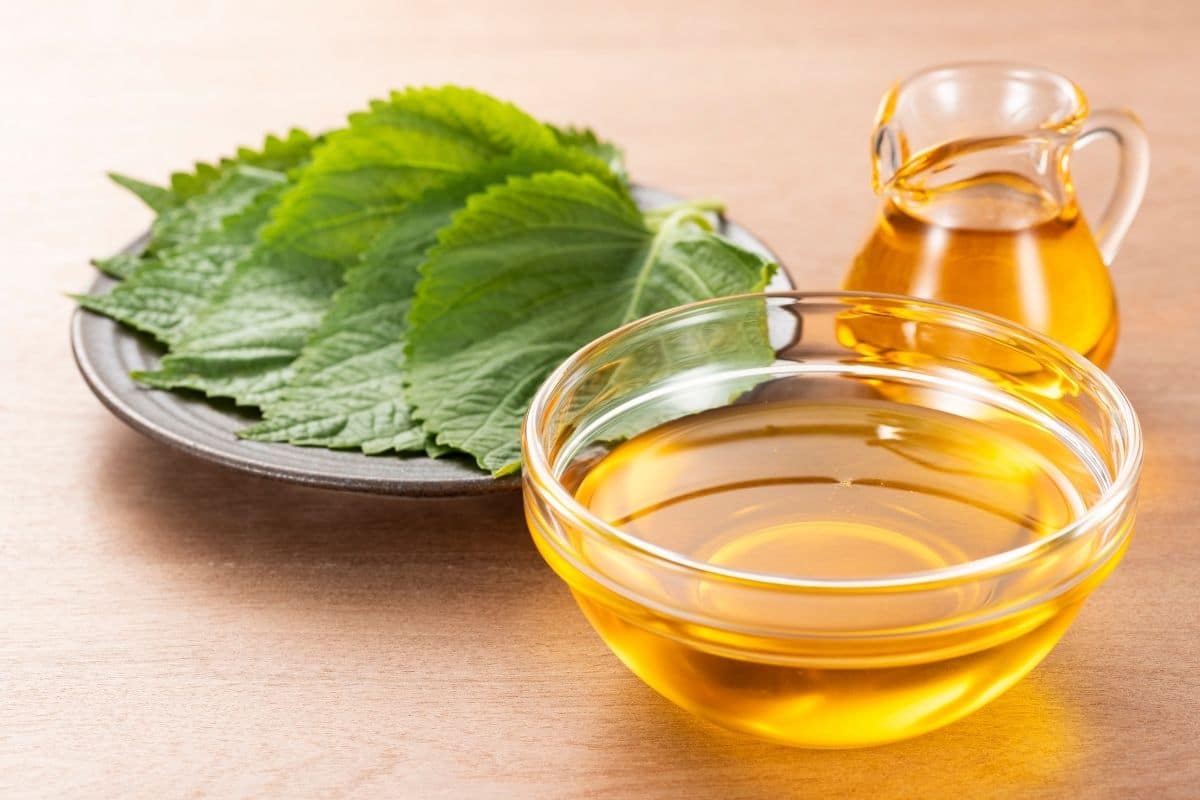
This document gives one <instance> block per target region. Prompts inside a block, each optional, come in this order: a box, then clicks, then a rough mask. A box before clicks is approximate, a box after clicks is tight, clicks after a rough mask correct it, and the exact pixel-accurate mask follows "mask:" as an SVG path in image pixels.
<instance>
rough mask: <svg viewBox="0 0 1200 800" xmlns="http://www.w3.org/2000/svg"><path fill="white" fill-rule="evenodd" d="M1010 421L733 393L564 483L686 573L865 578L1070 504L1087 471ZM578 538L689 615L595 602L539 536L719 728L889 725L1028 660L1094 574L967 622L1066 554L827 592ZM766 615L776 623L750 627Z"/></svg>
mask: <svg viewBox="0 0 1200 800" xmlns="http://www.w3.org/2000/svg"><path fill="white" fill-rule="evenodd" d="M1012 430H1017V431H1019V430H1021V428H1020V427H1019V426H1018V427H1017V428H1015V429H1008V428H1004V426H995V425H991V424H988V423H985V422H979V421H974V420H970V419H965V418H961V417H957V416H954V415H951V414H948V413H945V412H942V411H936V410H931V409H925V408H919V407H914V406H908V405H903V404H899V403H895V402H892V401H889V400H886V399H862V398H855V399H848V400H845V401H839V402H836V403H830V402H817V401H807V400H788V401H782V402H768V403H760V404H747V405H735V406H731V407H728V408H723V409H718V410H715V411H707V412H703V413H700V414H696V415H693V416H690V417H686V418H684V419H680V420H677V421H674V422H669V423H667V424H665V425H662V426H660V427H658V428H655V429H653V430H651V431H649V432H647V433H644V434H641V435H639V436H637V437H635V438H633V439H631V440H629V441H626V442H624V443H622V444H620V445H618V446H617V447H616V448H615V449H613V450H612V451H611V452H609V453H608V454H607V455H604V456H603V457H602V458H600V459H599V460H597V461H592V462H590V463H589V464H587V465H585V468H584V469H581V470H579V473H580V474H581V475H582V477H581V478H578V479H576V480H572V481H571V482H572V483H575V484H576V485H577V488H576V490H575V494H576V497H577V499H578V500H579V501H580V502H581V503H582V504H583V505H584V506H586V507H587V508H588V509H589V510H590V511H591V512H593V513H594V514H596V515H598V516H599V517H600V518H602V519H604V520H606V521H607V522H610V523H612V524H613V525H617V526H619V527H620V528H621V529H622V530H623V531H625V532H627V533H628V534H631V535H633V536H636V537H638V538H640V539H642V540H644V541H645V542H648V543H651V544H653V545H657V546H659V547H662V548H665V549H666V550H669V551H671V552H672V553H675V554H679V555H681V556H684V557H687V558H690V559H693V560H694V561H696V562H701V563H703V564H705V565H711V566H714V567H721V568H726V569H732V570H742V571H746V572H752V573H759V574H769V575H775V576H785V577H801V578H819V579H855V578H860V579H861V578H882V577H887V576H895V575H903V574H908V573H914V572H922V571H926V570H933V569H938V568H942V567H947V566H951V565H955V564H963V563H965V562H968V561H972V560H975V559H979V558H983V557H986V556H989V555H994V554H997V553H1001V552H1004V551H1007V550H1010V549H1012V548H1014V547H1018V546H1021V545H1024V544H1027V543H1030V542H1034V541H1036V540H1038V539H1039V538H1040V537H1043V536H1045V535H1047V534H1049V533H1051V532H1053V531H1056V530H1058V529H1059V528H1061V527H1062V526H1064V525H1066V524H1068V523H1070V522H1071V521H1072V520H1073V519H1075V518H1076V517H1077V516H1078V515H1079V514H1080V513H1081V511H1082V508H1083V504H1084V502H1085V496H1084V495H1085V494H1086V493H1088V492H1093V491H1095V485H1094V484H1093V485H1092V486H1090V487H1089V486H1087V485H1085V484H1086V480H1084V479H1082V478H1081V477H1080V476H1081V475H1082V474H1083V473H1081V472H1080V471H1079V469H1078V465H1077V464H1076V465H1065V466H1062V468H1060V466H1061V465H1060V464H1059V463H1056V459H1057V460H1064V459H1066V458H1067V456H1066V455H1065V454H1066V453H1067V450H1066V449H1063V450H1062V451H1061V452H1059V451H1058V450H1056V449H1054V448H1047V447H1043V446H1039V445H1038V444H1036V443H1035V442H1034V441H1032V440H1029V441H1026V440H1024V438H1023V437H1022V436H1021V435H1020V434H1019V433H1015V434H1014V433H1012ZM1001 431H1004V432H1001ZM1042 451H1044V452H1042ZM1089 496H1090V495H1089ZM539 544H542V543H541V542H539ZM578 544H579V547H580V551H581V552H582V553H583V554H584V557H585V559H587V560H588V561H589V562H590V563H589V566H590V567H592V568H594V569H595V570H596V571H598V572H602V573H604V574H606V575H608V576H610V577H612V578H613V579H614V580H615V581H616V582H618V583H620V584H623V585H624V586H626V587H632V588H633V589H634V591H636V592H638V593H639V594H640V595H641V596H645V597H660V598H666V599H667V600H668V601H671V602H673V603H676V604H679V605H681V606H683V607H686V608H689V609H691V610H694V612H695V613H694V614H689V618H688V619H682V618H680V617H679V616H676V615H674V614H669V613H666V612H663V611H658V610H654V609H653V608H651V607H650V606H651V605H652V604H647V605H642V604H639V603H638V602H628V601H627V600H623V599H614V597H612V596H608V595H606V594H605V593H604V592H603V591H598V590H595V589H594V587H593V586H591V584H590V583H589V580H588V579H587V578H586V577H584V576H583V575H582V574H580V573H579V571H578V570H576V569H575V567H573V566H571V565H570V564H568V563H566V562H565V561H564V560H563V559H561V558H559V557H558V556H557V555H556V554H555V553H554V552H553V551H551V549H550V548H547V547H544V546H543V547H542V550H543V554H544V555H545V556H546V557H547V559H548V560H549V561H550V562H551V565H552V566H554V567H555V569H556V570H557V571H559V573H560V574H562V575H563V577H565V578H566V579H567V581H568V583H570V584H571V585H572V587H573V588H574V589H575V590H576V591H575V594H576V598H577V600H578V601H579V603H580V605H581V607H582V608H583V610H584V612H585V614H586V615H587V617H588V618H589V620H590V621H591V623H592V624H593V626H594V627H595V628H596V630H597V631H598V632H599V634H600V635H601V637H603V638H604V640H605V641H606V642H607V643H608V645H609V646H610V647H611V648H612V649H613V650H614V651H615V652H616V653H617V654H618V655H619V656H620V658H621V659H622V660H623V661H624V662H625V663H626V664H627V665H628V666H629V667H630V668H631V669H632V670H633V671H634V672H635V673H637V674H638V675H639V676H640V677H641V678H642V679H643V680H645V681H646V682H647V683H648V684H650V685H651V686H652V687H654V688H655V689H656V690H658V691H659V692H660V693H662V694H663V695H665V696H666V697H668V698H669V699H671V700H673V701H675V702H676V703H678V704H680V705H682V706H684V707H685V708H688V709H690V710H692V711H694V712H696V713H698V714H700V715H702V716H704V717H707V718H709V719H711V720H713V721H715V722H718V723H720V724H723V725H726V726H728V727H731V728H735V729H738V730H742V731H746V732H749V733H752V734H755V735H758V736H761V737H765V738H769V739H774V740H776V741H780V742H785V743H788V744H794V745H803V746H811V747H854V746H863V745H870V744H877V743H880V742H886V741H891V740H895V739H900V738H905V737H908V736H912V735H915V734H917V733H921V732H923V731H926V730H930V729H932V728H936V727H939V726H941V725H944V724H946V723H947V722H950V721H952V720H954V719H957V718H958V717H961V716H962V715H964V714H966V713H969V712H970V711H972V710H973V709H975V708H978V707H979V706H981V705H983V704H984V703H986V702H987V701H988V700H990V699H991V698H993V697H995V696H996V695H998V694H999V693H1000V692H1002V691H1004V690H1005V689H1006V688H1008V687H1009V686H1011V685H1012V684H1013V683H1014V682H1015V681H1016V680H1018V679H1019V678H1020V677H1021V676H1022V675H1024V674H1025V673H1026V672H1027V671H1028V670H1029V669H1031V668H1032V667H1033V666H1034V665H1035V664H1037V663H1038V662H1039V661H1040V660H1041V659H1042V657H1043V656H1044V655H1045V654H1046V653H1047V652H1048V651H1049V649H1050V648H1051V647H1052V646H1053V645H1054V643H1055V642H1056V641H1057V640H1058V638H1059V636H1061V634H1062V632H1063V631H1064V630H1065V628H1066V627H1067V625H1068V624H1069V623H1070V620H1071V618H1072V617H1073V616H1074V614H1075V612H1076V610H1077V609H1078V605H1079V603H1080V602H1081V600H1082V596H1083V594H1086V589H1087V587H1090V586H1091V585H1094V583H1095V581H1097V580H1099V578H1100V571H1098V572H1097V573H1095V574H1094V575H1093V576H1092V579H1091V580H1089V581H1088V582H1087V586H1084V585H1082V584H1081V585H1079V586H1077V587H1076V589H1075V590H1074V591H1071V592H1066V593H1063V594H1061V595H1060V596H1058V597H1056V598H1054V599H1053V600H1050V601H1046V602H1039V603H1034V604H1029V607H1026V608H1023V609H1019V610H1015V611H1014V612H1013V613H1010V614H1006V615H1003V618H1001V619H993V618H989V619H986V620H980V615H979V613H978V612H979V611H980V610H981V609H983V608H984V607H985V606H986V607H987V608H988V609H999V608H1004V607H1005V606H1006V604H1007V603H1009V601H1010V600H1011V601H1012V602H1013V603H1019V602H1023V600H1024V599H1025V598H1027V597H1029V596H1030V593H1031V592H1033V591H1034V590H1037V589H1038V586H1037V584H1038V583H1039V582H1047V581H1048V582H1053V580H1054V576H1055V575H1058V574H1059V573H1061V574H1062V575H1066V574H1070V573H1072V572H1078V569H1079V566H1080V564H1081V563H1082V562H1081V560H1082V559H1084V558H1087V556H1086V555H1085V554H1082V553H1080V552H1078V551H1075V552H1074V553H1073V554H1072V555H1070V556H1068V555H1064V556H1063V557H1062V559H1072V558H1073V559H1075V561H1076V563H1073V564H1072V563H1066V562H1065V561H1064V560H1060V562H1059V563H1057V564H1049V565H1047V566H1046V567H1044V568H1042V569H1039V570H1036V571H1034V573H1031V574H1022V575H1021V576H1019V577H1011V578H1006V579H1004V580H999V581H995V582H990V583H986V584H970V585H959V586H951V587H947V588H942V589H940V590H937V591H930V592H927V593H924V594H918V595H916V596H909V595H906V596H901V595H897V594H876V595H873V596H868V597H866V598H856V599H852V600H840V599H838V598H832V599H831V598H829V597H828V596H823V595H818V594H807V595H806V594H805V593H802V592H788V593H768V592H748V591H740V590H739V587H738V586H736V585H729V584H727V583H726V582H721V581H707V582H705V581H701V582H700V583H698V584H697V583H680V584H679V585H674V584H672V583H668V582H667V581H668V579H667V578H663V577H660V576H659V575H658V574H657V573H655V572H654V571H653V570H650V569H648V568H646V567H645V566H644V565H643V564H642V563H641V562H639V561H637V560H635V559H632V558H626V557H625V556H623V555H621V554H619V553H614V552H612V551H610V550H605V549H603V548H591V549H589V548H588V546H587V545H586V544H585V543H583V542H582V537H581V541H580V542H579V543H578ZM1111 561H1112V562H1113V563H1115V561H1116V559H1115V558H1113V559H1111ZM1102 571H1103V572H1106V571H1107V570H1102ZM973 613H974V617H972V614H973ZM956 619H961V620H962V624H961V625H959V626H955V625H947V624H945V623H946V622H947V621H949V622H953V621H954V620H956ZM730 621H738V622H735V623H733V624H730ZM748 621H749V622H748ZM766 624H778V625H782V626H783V627H784V628H791V633H789V634H788V635H784V636H780V635H768V634H766V633H762V634H759V633H756V632H755V629H756V628H760V627H762V626H763V625H766ZM923 628H927V629H928V631H927V632H924V631H923ZM856 632H858V633H856ZM864 632H873V633H874V635H867V634H866V633H864ZM880 632H888V633H891V634H893V635H890V636H880V635H878V634H879V633H880ZM843 634H847V635H843Z"/></svg>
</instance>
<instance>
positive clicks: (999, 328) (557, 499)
mask: <svg viewBox="0 0 1200 800" xmlns="http://www.w3.org/2000/svg"><path fill="white" fill-rule="evenodd" d="M755 299H760V300H763V301H765V302H767V303H772V302H777V303H784V302H786V303H789V304H791V303H830V302H840V303H849V302H851V301H884V302H885V303H889V304H895V305H898V306H904V307H908V308H919V309H923V310H929V311H933V312H936V313H938V314H939V315H943V316H945V317H947V318H949V319H952V320H954V321H955V323H956V324H957V325H960V326H961V325H962V323H964V322H969V323H970V324H971V325H970V327H971V328H972V329H973V330H975V331H980V328H981V327H982V328H983V329H984V331H986V332H990V333H1001V334H1003V335H1004V336H1005V337H1007V338H1008V339H1010V340H1015V341H1017V342H1020V343H1023V344H1025V345H1027V346H1031V347H1036V348H1037V349H1038V350H1040V351H1050V353H1051V354H1052V355H1053V356H1054V357H1056V358H1059V359H1062V360H1063V361H1066V362H1067V363H1068V364H1069V365H1070V366H1072V367H1074V368H1076V369H1077V370H1079V371H1081V372H1082V373H1084V375H1085V376H1086V377H1087V378H1089V379H1091V380H1092V381H1094V382H1095V383H1096V384H1098V386H1099V390H1100V392H1099V393H1100V394H1101V395H1102V396H1103V395H1108V397H1107V398H1105V399H1106V400H1109V401H1111V403H1106V405H1111V406H1113V407H1114V408H1115V411H1116V413H1115V414H1114V417H1113V419H1114V423H1115V425H1116V428H1117V430H1118V431H1120V432H1121V433H1122V434H1124V438H1125V439H1126V451H1125V453H1124V455H1123V458H1122V459H1121V461H1120V462H1119V463H1118V464H1117V469H1116V474H1115V476H1114V477H1113V479H1112V481H1111V483H1109V485H1108V486H1106V487H1105V488H1104V489H1103V490H1102V492H1101V494H1100V497H1099V498H1097V499H1096V501H1095V502H1094V503H1092V504H1091V505H1090V506H1089V507H1088V508H1087V509H1085V511H1084V512H1083V513H1082V514H1080V515H1079V516H1078V517H1076V518H1075V519H1074V520H1072V521H1071V523H1070V524H1068V525H1065V526H1063V527H1062V528H1059V529H1058V530H1056V531H1054V532H1053V533H1051V534H1048V535H1046V536H1043V537H1041V538H1039V539H1037V540H1035V541H1033V542H1029V543H1027V544H1024V545H1021V546H1019V547H1015V548H1012V549H1009V550H1004V551H1002V552H999V553H993V554H991V555H988V556H984V557H983V558H979V559H974V560H971V561H966V562H963V563H961V564H954V565H951V566H947V567H939V568H937V569H931V570H924V571H920V572H911V573H903V574H898V575H894V576H892V575H889V576H884V577H876V578H855V579H828V578H808V577H802V576H791V575H774V574H771V573H763V572H753V571H748V570H740V569H730V568H727V567H720V566H716V565H713V564H708V563H706V562H703V561H697V560H695V559H692V558H689V557H687V556H685V555H683V554H682V553H678V552H676V551H674V550H671V549H669V548H665V547H661V546H659V545H655V544H653V543H651V542H648V541H646V540H644V539H642V538H640V537H638V536H634V535H632V534H629V533H627V532H626V531H624V530H622V529H621V528H619V527H616V526H614V525H610V524H609V523H607V522H605V521H604V520H602V519H600V518H599V517H597V516H595V515H594V514H592V513H591V512H590V511H589V510H588V509H587V508H586V507H585V506H584V505H583V504H582V503H580V502H579V501H578V500H576V499H575V497H574V495H573V494H571V492H569V491H567V489H566V487H565V486H563V484H562V483H561V482H560V481H559V479H558V477H557V476H556V475H555V474H554V472H553V469H552V468H551V465H550V462H549V457H548V454H547V452H546V449H545V447H544V446H543V443H542V439H541V437H540V436H539V420H541V419H543V418H544V417H545V414H546V412H547V410H548V409H549V408H550V400H551V398H552V397H553V396H554V395H555V394H556V390H557V389H558V388H559V387H560V386H561V385H562V384H563V383H564V380H565V379H566V378H567V377H568V376H570V375H572V374H573V373H575V372H576V371H577V368H578V366H579V364H580V363H581V362H583V361H585V360H586V359H587V358H589V357H590V356H592V355H593V354H595V353H596V352H598V351H601V350H603V349H605V348H607V347H609V346H611V345H612V344H613V342H615V341H617V340H619V339H621V338H623V337H625V336H627V335H629V334H630V333H631V332H633V331H636V330H640V329H644V328H648V327H652V326H655V325H657V324H659V323H661V322H662V321H663V320H666V319H669V318H671V317H675V316H682V315H684V314H688V313H691V312H693V311H694V310H696V309H699V308H704V307H707V306H716V305H722V304H731V303H734V302H738V301H745V300H755ZM521 446H522V450H523V455H524V469H523V478H522V480H523V482H524V483H525V484H526V487H527V490H528V491H532V492H534V493H535V494H536V495H537V496H538V497H539V498H541V499H542V500H544V501H545V502H547V503H549V504H550V505H551V506H553V507H554V509H555V511H556V512H557V513H558V514H560V515H563V516H565V517H567V518H568V519H569V520H570V521H571V523H572V524H575V525H578V526H580V527H583V528H585V529H587V530H590V531H593V532H595V533H597V534H599V535H601V536H603V537H604V538H606V539H608V540H610V541H612V542H614V543H615V544H617V545H618V546H621V547H625V548H630V549H632V550H635V551H637V552H639V553H641V554H643V555H646V556H649V557H650V558H652V559H653V560H655V561H660V562H665V563H667V564H669V565H671V566H673V567H676V568H681V569H684V570H686V571H688V572H689V573H698V574H701V575H704V576H707V577H711V578H718V579H722V580H726V581H729V582H733V583H737V584H742V585H746V586H752V587H760V588H761V587H766V588H773V589H787V590H803V591H813V592H822V593H845V592H850V593H870V592H897V591H909V590H927V589H931V588H941V587H944V586H950V585H955V584H960V583H964V582H968V581H974V580H979V579H982V578H986V577H991V576H995V575H997V574H1001V573H1005V572H1009V571H1011V570H1014V569H1016V568H1018V567H1020V566H1022V565H1024V564H1027V563H1029V562H1031V561H1036V560H1038V559H1040V558H1042V557H1044V556H1045V555H1048V554H1049V553H1051V552H1053V551H1055V550H1057V549H1058V548H1060V547H1062V546H1065V545H1066V544H1067V543H1069V542H1071V541H1074V540H1075V539H1078V538H1081V537H1082V536H1085V535H1087V534H1088V533H1089V532H1091V531H1093V530H1095V529H1097V528H1098V527H1101V526H1100V523H1101V522H1102V521H1104V520H1106V519H1108V518H1109V517H1110V516H1111V515H1113V514H1114V513H1115V512H1116V511H1118V510H1119V509H1121V508H1122V507H1124V506H1126V505H1127V504H1128V503H1129V501H1130V500H1131V499H1132V495H1133V493H1134V491H1135V489H1136V487H1137V481H1138V476H1139V474H1140V472H1141V464H1142V457H1143V442H1142V432H1141V425H1140V423H1139V421H1138V417H1137V413H1136V411H1135V410H1134V408H1133V404H1132V403H1131V402H1130V401H1129V398H1128V397H1127V396H1126V395H1125V393H1124V392H1123V391H1122V390H1121V388H1120V387H1119V386H1118V385H1117V384H1116V382H1115V381H1114V380H1113V379H1112V378H1111V377H1109V376H1108V374H1107V373H1105V372H1104V370H1102V369H1100V367H1098V366H1096V365H1095V364H1093V363H1091V362H1090V361H1088V360H1087V359H1085V358H1084V357H1083V356H1082V355H1080V354H1078V353H1076V352H1075V351H1074V350H1071V349H1070V348H1068V347H1067V346H1066V345H1063V344H1060V343H1059V342H1057V341H1055V340H1053V339H1051V338H1049V337H1048V336H1045V335H1043V334H1040V333H1037V332H1036V331H1032V330H1030V329H1028V328H1025V327H1023V326H1021V325H1019V324H1017V323H1015V322H1012V321H1010V320H1007V319H1005V318H1003V317H999V316H996V315H994V314H989V313H987V312H983V311H978V310H975V309H972V308H967V307H965V306H960V305H955V304H953V303H945V302H941V301H936V300H925V299H922V298H917V297H910V296H907V295H897V294H886V293H882V292H848V291H816V292H802V291H786V292H753V293H748V294H740V295H728V296H724V297H716V298H711V299H708V300H701V301H698V302H695V303H688V304H686V305H682V306H675V307H673V308H669V309H665V310H663V311H659V312H657V313H654V314H651V315H649V316H646V317H642V318H640V319H637V320H634V321H632V322H629V323H627V324H625V325H623V326H621V327H620V328H617V329H616V330H613V331H610V332H609V333H606V334H604V335H603V336H600V337H598V338H597V339H595V340H593V341H592V342H590V343H588V344H586V345H584V346H583V347H581V348H580V349H579V350H577V351H575V352H574V353H573V354H572V355H571V356H570V357H568V358H567V359H566V360H565V361H563V362H562V364H560V365H559V366H558V367H557V368H556V369H555V370H554V371H553V372H552V373H551V374H550V375H549V376H548V377H547V378H546V380H545V381H544V382H543V383H542V385H541V386H540V387H539V388H538V390H537V392H536V393H535V394H534V398H533V400H532V402H531V403H530V406H529V410H528V412H527V413H526V415H525V419H524V420H523V422H522V425H521ZM526 502H528V500H527V501H526ZM1124 535H1125V536H1128V531H1127V532H1126V533H1125V534H1124ZM1105 552H1107V548H1105ZM1089 563H1091V562H1089Z"/></svg>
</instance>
